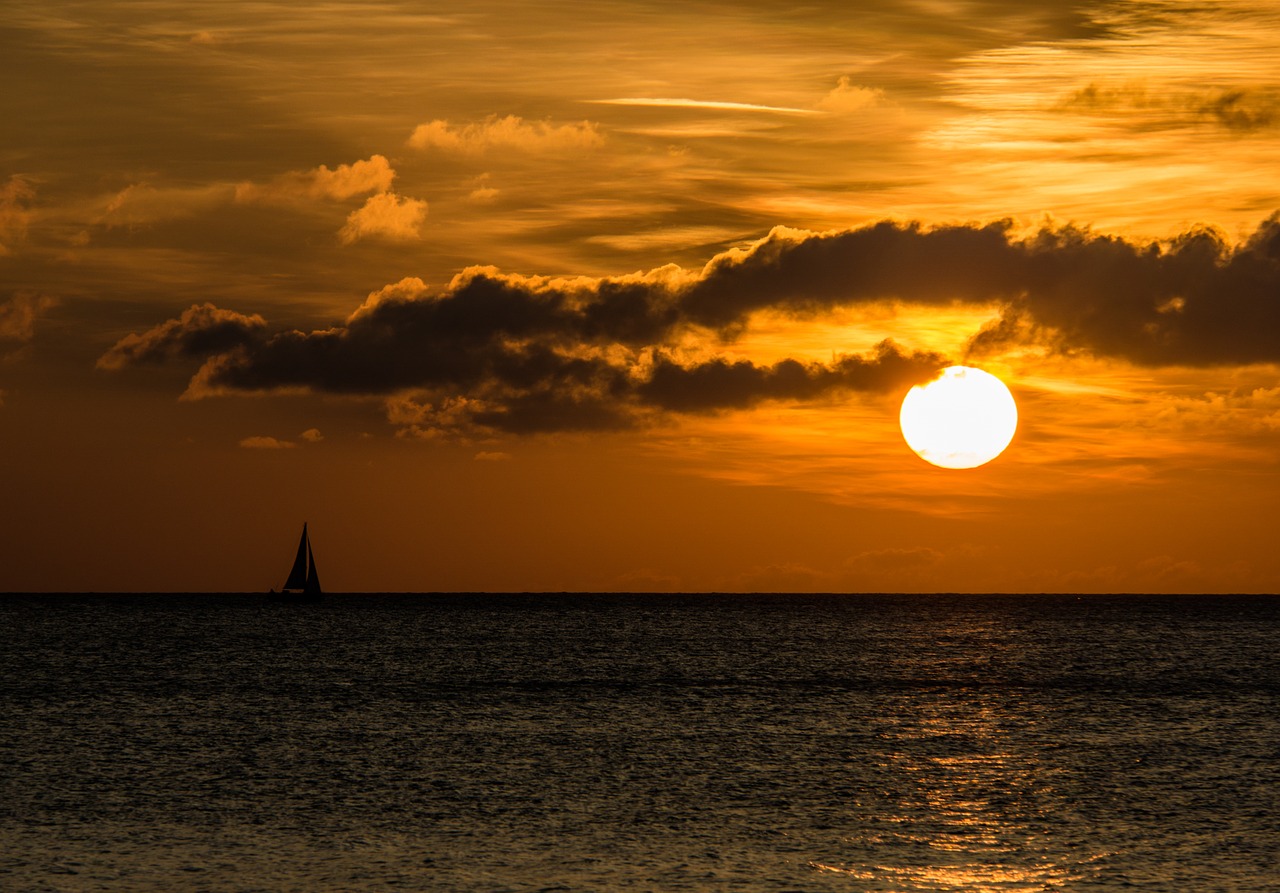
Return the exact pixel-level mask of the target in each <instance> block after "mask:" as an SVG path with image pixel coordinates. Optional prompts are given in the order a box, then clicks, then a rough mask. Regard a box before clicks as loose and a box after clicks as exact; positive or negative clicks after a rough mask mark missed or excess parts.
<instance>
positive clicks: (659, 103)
mask: <svg viewBox="0 0 1280 893" xmlns="http://www.w3.org/2000/svg"><path fill="white" fill-rule="evenodd" d="M583 101H584V102H589V103H594V104H596V105H629V106H640V107H645V106H648V107H657V108H682V109H712V110H715V111H726V112H768V113H772V114H778V115H817V114H821V112H819V111H817V110H815V109H802V108H791V107H789V106H778V105H759V104H756V103H752V102H726V101H723V100H713V99H667V98H662V97H646V96H632V97H622V98H618V99H586V100H583Z"/></svg>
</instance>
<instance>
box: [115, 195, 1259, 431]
mask: <svg viewBox="0 0 1280 893" xmlns="http://www.w3.org/2000/svg"><path fill="white" fill-rule="evenodd" d="M1277 295H1280V218H1273V219H1271V220H1268V221H1266V222H1264V223H1263V224H1262V225H1261V226H1260V227H1259V228H1258V230H1257V231H1256V232H1255V233H1254V234H1253V235H1252V236H1251V237H1250V238H1248V239H1247V240H1246V241H1245V242H1243V243H1241V244H1238V245H1230V244H1228V243H1227V242H1226V241H1225V240H1224V239H1223V238H1222V237H1221V236H1220V235H1219V234H1217V233H1215V232H1213V231H1211V230H1205V229H1196V230H1192V231H1190V232H1188V233H1184V234H1182V235H1180V236H1177V237H1175V238H1172V239H1169V240H1166V241H1164V242H1159V243H1141V242H1135V241H1130V240H1125V239H1121V238H1117V237H1114V236H1107V235H1099V234H1095V233H1092V232H1090V231H1087V230H1081V229H1076V228H1071V227H1060V228H1053V227H1049V228H1044V229H1042V230H1040V231H1039V232H1036V233H1033V234H1031V235H1029V236H1026V237H1021V236H1016V235H1015V234H1014V231H1013V228H1012V226H1011V225H1010V224H1009V223H1007V222H1002V223H994V224H987V225H953V226H941V227H935V228H924V227H922V226H920V225H918V224H900V223H888V222H886V223H879V224H874V225H871V226H866V227H861V228H858V229H853V230H848V231H842V232H833V233H805V232H798V231H794V230H785V229H779V230H776V231H774V232H773V233H771V234H770V235H769V236H768V237H766V238H764V239H761V240H760V241H758V242H756V243H754V244H752V245H750V246H748V247H746V248H743V249H735V250H732V251H727V252H725V253H723V254H721V255H718V256H717V257H715V258H713V259H712V260H711V261H710V262H709V263H708V264H707V265H706V266H705V267H704V268H703V269H702V270H701V271H698V272H691V271H683V270H680V269H678V268H670V267H666V268H660V269H658V270H653V271H650V272H648V273H643V274H630V275H626V276H618V277H603V278H593V277H577V278H561V279H557V278H547V277H525V276H519V275H515V274H504V273H501V272H500V271H498V270H496V269H494V268H489V267H476V268H470V269H468V270H465V271H464V272H463V273H461V274H459V275H458V276H457V277H455V279H454V280H453V282H451V283H450V284H449V285H448V286H447V287H445V288H443V289H435V290H433V289H430V288H428V287H427V286H426V284H425V283H423V282H422V280H420V279H417V278H415V277H410V278H406V279H403V280H401V281H399V282H397V283H394V284H391V285H388V286H386V287H385V288H383V289H380V290H378V291H375V292H373V293H372V294H370V295H369V296H368V298H367V299H366V300H365V301H364V303H363V304H362V305H361V306H360V307H359V308H358V309H357V310H356V311H355V312H354V313H352V314H351V316H350V317H348V319H347V320H346V321H345V323H343V324H341V325H338V326H335V327H333V328H328V329H324V330H320V331H314V332H300V331H286V332H277V333H275V334H274V335H271V336H270V337H265V336H264V335H263V334H262V331H261V329H262V325H261V322H260V319H259V318H249V317H242V316H240V315H239V314H230V315H229V316H223V315H222V314H225V313H226V311H218V310H217V309H216V308H213V307H212V306H211V305H206V306H205V307H203V308H192V310H190V311H188V312H187V313H186V314H184V315H183V318H182V319H178V320H170V321H169V322H168V323H165V324H162V325H161V326H157V327H156V328H155V329H153V330H151V331H150V332H148V333H144V334H143V335H132V336H129V338H126V339H123V340H122V341H121V342H120V344H118V345H117V346H116V347H115V348H113V349H112V351H110V352H108V354H107V355H105V356H104V359H103V361H101V362H100V365H104V366H105V367H106V368H116V367H118V366H120V365H126V364H128V363H131V362H140V361H144V360H146V359H152V358H157V357H160V356H168V355H175V354H182V355H187V354H193V353H195V352H196V347H197V345H196V344H193V343H190V341H188V340H185V339H189V338H191V337H192V336H193V333H198V332H204V331H206V329H213V327H214V322H215V321H225V322H227V323H228V329H227V331H226V332H225V339H226V341H225V344H226V347H227V348H235V349H223V350H221V351H220V352H219V351H217V349H216V348H212V349H211V348H209V346H208V345H207V344H205V345H202V346H203V347H204V348H205V349H206V352H212V353H213V354H214V355H213V356H211V357H209V358H208V359H207V360H206V362H205V363H204V365H203V366H202V367H201V368H200V369H199V371H198V372H197V373H196V375H195V377H194V378H193V379H192V381H191V384H190V386H189V389H188V396H189V397H193V398H197V397H202V396H209V395H213V394H227V393H252V392H270V391H282V390H303V391H315V392H327V393H339V394H354V395H365V396H370V397H377V398H380V399H384V400H386V401H387V407H388V419H389V420H390V421H391V422H392V424H394V425H396V427H397V428H398V430H400V431H401V432H402V433H403V434H405V436H413V437H425V438H458V437H465V436H466V435H467V432H468V431H472V430H477V429H491V430H493V429H496V430H502V431H508V432H537V431H564V430H602V429H616V428H623V427H627V426H630V425H636V424H644V423H645V422H646V421H647V420H648V419H650V418H651V417H654V416H656V415H661V414H662V413H715V412H721V411H726V410H733V409H741V408H747V407H751V406H754V405H756V404H758V403H760V402H761V401H768V400H780V401H812V400H818V399H823V398H825V397H826V396H828V395H832V394H840V393H846V392H888V391H891V390H897V389H902V388H904V387H906V386H907V385H909V384H911V383H914V382H916V381H922V380H926V379H928V378H929V377H930V376H932V375H933V374H934V373H935V372H936V371H937V369H938V368H940V367H941V366H943V365H945V364H946V363H947V361H948V360H947V358H945V357H942V356H940V355H937V354H934V353H930V352H920V351H911V350H909V349H907V348H903V347H899V346H897V345H895V344H892V343H889V342H885V343H883V344H881V345H879V346H878V347H877V348H876V349H875V350H874V351H873V352H871V353H868V354H864V355H849V356H839V357H835V358H833V359H832V361H831V362H829V363H813V362H801V361H799V360H795V359H783V360H781V361H778V362H774V363H771V364H759V363H754V362H751V361H749V360H730V359H727V358H725V357H714V356H713V357H710V358H707V357H706V356H699V357H697V358H694V359H689V358H687V357H685V356H684V355H682V354H681V353H680V352H679V350H678V349H677V345H679V344H680V343H681V340H682V338H686V337H688V336H689V335H690V334H691V333H697V332H704V333H705V331H706V330H712V331H713V332H718V333H719V334H720V336H721V337H722V338H726V339H732V338H733V337H734V336H735V335H736V333H738V332H739V331H740V330H741V328H742V327H743V326H745V325H747V324H748V323H749V321H750V318H751V315H752V314H753V313H755V312H756V311H760V310H769V311H772V312H775V313H777V312H781V313H784V314H791V315H795V316H800V317H803V316H810V315H813V314H818V313H822V312H825V311H827V310H831V309H833V308H838V307H849V306H853V305H858V304H861V303H871V302H880V303H883V302H885V301H898V302H908V303H913V304H918V305H933V306H952V305H956V304H965V303H972V304H981V305H982V306H984V307H989V306H991V305H997V306H999V307H1000V308H1001V310H1000V313H999V316H998V318H997V320H996V321H995V322H994V323H992V324H991V325H989V326H988V327H986V328H985V329H984V330H982V331H981V332H980V333H979V334H978V335H977V336H976V337H975V338H974V339H973V342H972V344H971V346H970V347H971V350H972V351H974V352H979V353H981V352H984V351H994V350H1002V349H1005V348H1009V347H1020V346H1022V345H1025V344H1026V343H1028V342H1033V343H1034V344H1035V345H1037V346H1039V347H1040V348H1042V349H1043V348H1048V349H1051V350H1057V351H1060V352H1063V353H1072V352H1086V353H1090V354H1093V355H1096V356H1099V357H1108V358H1119V359H1123V360H1127V361H1129V362H1132V363H1135V364H1139V365H1149V366H1158V365H1184V366H1197V365H1198V366H1207V365H1218V364H1227V363H1258V362H1280V301H1278V300H1277Z"/></svg>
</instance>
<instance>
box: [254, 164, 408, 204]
mask: <svg viewBox="0 0 1280 893" xmlns="http://www.w3.org/2000/svg"><path fill="white" fill-rule="evenodd" d="M395 178H396V172H395V170H394V169H393V168H392V167H391V162H389V161H388V160H387V158H386V156H384V155H371V156H370V157H369V158H368V160H362V161H354V162H352V163H351V164H340V165H338V166H337V167H336V168H334V169H332V170H330V169H329V167H328V166H327V165H323V164H322V165H320V166H319V167H315V168H312V169H311V170H307V171H290V172H289V173H286V174H282V175H280V176H278V177H276V178H274V179H272V180H269V181H268V182H266V183H251V182H245V183H240V184H238V185H237V186H236V193H235V196H236V201H240V202H269V201H294V200H297V199H300V198H312V199H316V198H324V199H330V200H333V201H343V200H345V199H349V198H352V197H354V196H357V195H363V194H364V193H368V192H386V191H388V190H389V189H390V188H391V183H392V181H393V180H395Z"/></svg>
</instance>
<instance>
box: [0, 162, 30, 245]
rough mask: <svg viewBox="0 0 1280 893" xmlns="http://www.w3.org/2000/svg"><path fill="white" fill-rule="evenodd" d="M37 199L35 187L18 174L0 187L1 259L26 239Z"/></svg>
mask: <svg viewBox="0 0 1280 893" xmlns="http://www.w3.org/2000/svg"><path fill="white" fill-rule="evenodd" d="M35 197H36V190H35V187H34V186H32V185H31V182H30V181H29V180H28V179H27V178H26V177H22V176H20V175H18V174H14V175H13V176H11V177H9V180H8V182H6V183H5V184H4V185H3V186H0V257H5V256H6V255H9V254H12V253H13V247H14V246H15V245H17V244H18V243H19V242H22V241H24V240H25V239H26V237H27V227H28V225H29V224H30V222H31V208H30V204H31V202H32V200H33V199H35Z"/></svg>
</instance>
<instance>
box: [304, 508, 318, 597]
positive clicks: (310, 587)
mask: <svg viewBox="0 0 1280 893" xmlns="http://www.w3.org/2000/svg"><path fill="white" fill-rule="evenodd" d="M303 527H304V528H305V527H306V525H305V524H304V525H303ZM304 535H305V534H304ZM303 588H304V589H305V590H306V591H307V592H309V593H314V594H316V595H319V594H320V576H319V575H318V574H317V573H316V557H315V556H314V555H312V554H311V541H310V540H308V541H307V582H306V584H305V585H304V586H303Z"/></svg>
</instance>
